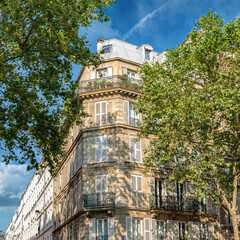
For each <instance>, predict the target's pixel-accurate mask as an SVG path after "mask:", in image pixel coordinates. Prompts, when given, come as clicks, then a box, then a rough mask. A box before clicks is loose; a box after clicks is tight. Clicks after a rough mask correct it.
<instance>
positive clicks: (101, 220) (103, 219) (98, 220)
mask: <svg viewBox="0 0 240 240" xmlns="http://www.w3.org/2000/svg"><path fill="white" fill-rule="evenodd" d="M96 220H97V237H104V236H106V235H105V232H104V230H105V229H104V221H106V224H107V233H108V232H109V229H108V219H107V218H101V219H96ZM99 222H100V223H101V225H102V232H103V236H99V229H98V226H99Z"/></svg>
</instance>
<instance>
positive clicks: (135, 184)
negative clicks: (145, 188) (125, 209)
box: [131, 175, 143, 207]
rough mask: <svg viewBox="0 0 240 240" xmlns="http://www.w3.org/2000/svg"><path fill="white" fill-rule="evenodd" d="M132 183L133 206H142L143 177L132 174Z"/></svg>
mask: <svg viewBox="0 0 240 240" xmlns="http://www.w3.org/2000/svg"><path fill="white" fill-rule="evenodd" d="M131 185H132V206H135V207H141V206H142V205H143V193H142V177H141V176H135V175H132V176H131Z"/></svg>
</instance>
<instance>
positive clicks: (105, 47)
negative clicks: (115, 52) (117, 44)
mask: <svg viewBox="0 0 240 240" xmlns="http://www.w3.org/2000/svg"><path fill="white" fill-rule="evenodd" d="M111 46H112V45H106V46H103V51H104V53H107V52H110V51H111Z"/></svg>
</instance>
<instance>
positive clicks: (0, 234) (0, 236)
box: [0, 230, 6, 240]
mask: <svg viewBox="0 0 240 240" xmlns="http://www.w3.org/2000/svg"><path fill="white" fill-rule="evenodd" d="M5 239H6V238H5V233H4V232H3V231H1V230H0V240H5Z"/></svg>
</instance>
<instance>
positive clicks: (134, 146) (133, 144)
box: [130, 137, 142, 163]
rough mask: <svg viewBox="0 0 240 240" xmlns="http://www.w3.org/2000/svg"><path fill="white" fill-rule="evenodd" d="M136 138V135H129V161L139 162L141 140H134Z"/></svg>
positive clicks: (140, 158)
mask: <svg viewBox="0 0 240 240" xmlns="http://www.w3.org/2000/svg"><path fill="white" fill-rule="evenodd" d="M136 139H137V138H136V137H130V161H131V162H137V163H141V162H142V157H141V140H140V141H136Z"/></svg>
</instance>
